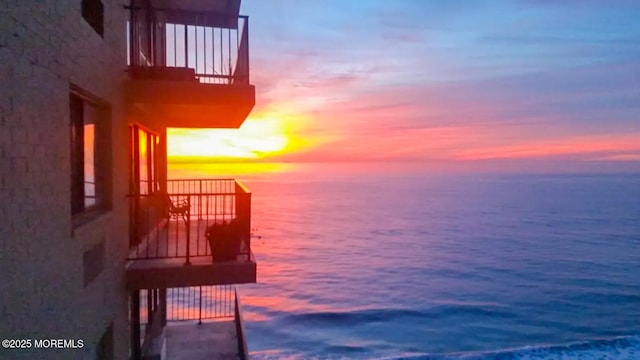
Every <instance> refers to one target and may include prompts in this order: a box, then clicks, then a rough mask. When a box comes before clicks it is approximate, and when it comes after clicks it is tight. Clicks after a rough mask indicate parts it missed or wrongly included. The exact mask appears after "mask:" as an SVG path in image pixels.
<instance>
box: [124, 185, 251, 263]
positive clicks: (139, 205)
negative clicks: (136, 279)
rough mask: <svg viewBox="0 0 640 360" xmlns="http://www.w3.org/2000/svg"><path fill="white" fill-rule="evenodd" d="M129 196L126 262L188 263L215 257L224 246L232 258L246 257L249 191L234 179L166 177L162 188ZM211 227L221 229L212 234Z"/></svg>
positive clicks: (248, 253)
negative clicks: (180, 260)
mask: <svg viewBox="0 0 640 360" xmlns="http://www.w3.org/2000/svg"><path fill="white" fill-rule="evenodd" d="M129 199H130V214H131V215H130V216H131V218H130V229H131V233H130V253H129V258H128V259H129V260H139V259H162V258H184V259H185V262H186V263H189V262H190V261H191V259H192V258H194V257H207V256H210V257H212V259H213V260H214V261H216V257H217V256H218V255H219V254H221V253H226V254H228V253H229V250H231V256H232V257H233V254H237V255H238V256H239V257H244V258H246V260H247V261H250V260H251V192H250V191H249V190H248V189H247V188H246V187H245V186H244V185H242V184H241V183H240V182H239V181H237V180H234V179H189V180H168V181H167V187H166V191H159V192H156V193H153V194H132V195H130V196H129ZM212 229H218V230H219V229H223V230H225V231H226V232H223V233H221V236H220V238H216V234H213V233H214V231H212ZM218 233H220V232H218ZM207 234H209V236H207ZM212 234H213V235H212ZM221 237H226V238H229V239H230V240H231V242H229V241H226V240H227V239H221ZM229 247H232V249H229ZM218 258H219V256H218ZM237 259H239V258H237ZM228 260H229V259H228ZM233 260H236V258H234V259H233Z"/></svg>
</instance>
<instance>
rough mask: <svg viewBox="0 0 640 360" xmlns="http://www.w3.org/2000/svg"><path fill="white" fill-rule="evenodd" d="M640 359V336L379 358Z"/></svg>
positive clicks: (434, 359) (442, 359) (502, 359)
mask: <svg viewBox="0 0 640 360" xmlns="http://www.w3.org/2000/svg"><path fill="white" fill-rule="evenodd" d="M383 359H384V360H558V359H562V360H600V359H603V360H638V359H640V335H633V336H624V337H617V338H610V339H598V340H591V341H583V342H575V343H569V344H563V345H543V346H527V347H523V348H516V349H505V350H499V351H493V352H470V353H452V354H437V355H429V354H422V355H409V356H400V357H385V358H378V360H383Z"/></svg>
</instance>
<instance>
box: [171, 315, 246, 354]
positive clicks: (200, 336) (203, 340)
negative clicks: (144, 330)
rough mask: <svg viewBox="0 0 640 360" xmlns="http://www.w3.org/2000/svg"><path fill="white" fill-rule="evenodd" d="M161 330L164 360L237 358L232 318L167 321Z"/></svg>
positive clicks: (234, 327)
mask: <svg viewBox="0 0 640 360" xmlns="http://www.w3.org/2000/svg"><path fill="white" fill-rule="evenodd" d="M165 334H166V355H167V357H166V358H167V359H168V360H199V359H203V360H204V359H207V360H215V359H221V360H222V359H225V360H226V359H240V357H239V356H238V338H237V335H236V325H235V322H234V321H233V319H230V320H226V321H211V322H203V323H202V324H194V323H185V324H170V325H167V327H166V329H165Z"/></svg>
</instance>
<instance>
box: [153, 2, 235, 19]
mask: <svg viewBox="0 0 640 360" xmlns="http://www.w3.org/2000/svg"><path fill="white" fill-rule="evenodd" d="M151 5H152V6H153V7H155V8H156V9H166V10H168V9H172V10H187V11H206V12H215V13H224V14H230V15H236V16H237V15H239V14H240V0H151Z"/></svg>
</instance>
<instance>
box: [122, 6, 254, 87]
mask: <svg viewBox="0 0 640 360" xmlns="http://www.w3.org/2000/svg"><path fill="white" fill-rule="evenodd" d="M129 10H130V20H129V22H128V24H127V34H128V36H127V42H128V61H129V66H130V67H131V71H132V73H133V76H134V77H137V78H155V79H158V78H160V79H165V80H193V81H200V82H201V83H207V84H249V18H248V17H247V16H236V15H228V14H220V13H213V12H195V11H180V10H162V9H154V8H152V7H151V6H144V7H129Z"/></svg>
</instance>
